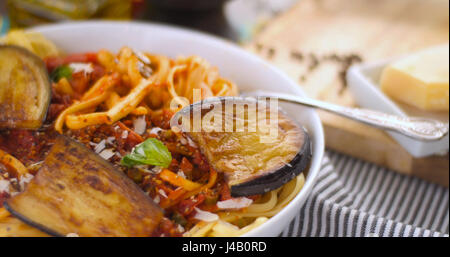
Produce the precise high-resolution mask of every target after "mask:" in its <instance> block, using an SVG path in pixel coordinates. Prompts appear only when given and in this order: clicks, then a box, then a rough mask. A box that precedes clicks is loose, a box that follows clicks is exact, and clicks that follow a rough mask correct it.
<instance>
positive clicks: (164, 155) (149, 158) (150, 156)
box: [120, 138, 172, 168]
mask: <svg viewBox="0 0 450 257" xmlns="http://www.w3.org/2000/svg"><path fill="white" fill-rule="evenodd" d="M171 162H172V155H171V154H170V152H169V149H167V147H166V146H165V145H164V144H163V142H161V141H159V140H158V139H156V138H149V139H147V140H145V141H144V142H142V143H140V144H139V145H137V146H136V147H134V148H133V150H132V151H131V153H130V154H127V155H126V156H124V157H123V158H122V160H121V161H120V163H121V164H122V165H124V166H127V167H133V166H136V165H154V166H160V167H163V168H167V167H169V165H170V163H171Z"/></svg>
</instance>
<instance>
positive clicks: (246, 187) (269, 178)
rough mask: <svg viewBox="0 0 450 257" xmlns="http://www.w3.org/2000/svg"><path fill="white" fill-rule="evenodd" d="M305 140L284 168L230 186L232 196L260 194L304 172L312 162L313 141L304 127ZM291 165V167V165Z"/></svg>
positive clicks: (278, 186)
mask: <svg viewBox="0 0 450 257" xmlns="http://www.w3.org/2000/svg"><path fill="white" fill-rule="evenodd" d="M302 131H303V133H304V136H305V137H304V142H303V145H302V147H301V148H300V150H299V152H298V153H297V155H296V156H295V157H294V159H292V161H290V162H289V165H284V166H283V167H282V168H280V169H278V170H276V171H273V172H271V173H269V174H266V175H263V176H258V175H255V178H253V179H251V180H249V181H246V182H244V183H241V184H236V185H232V186H231V187H230V191H231V196H232V197H242V196H251V195H260V194H264V193H267V192H270V191H272V190H275V189H277V188H280V187H281V186H283V185H285V184H286V183H288V182H289V181H291V180H292V179H294V178H295V177H297V176H298V175H300V174H301V173H302V172H305V171H306V170H307V169H308V167H309V164H310V162H311V157H312V143H311V139H310V136H309V134H308V132H306V130H305V129H304V128H303V129H302ZM290 166H291V167H290Z"/></svg>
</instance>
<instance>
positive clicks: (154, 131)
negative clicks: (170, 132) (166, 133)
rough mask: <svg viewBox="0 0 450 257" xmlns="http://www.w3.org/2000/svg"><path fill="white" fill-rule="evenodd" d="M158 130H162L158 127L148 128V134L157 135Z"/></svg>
mask: <svg viewBox="0 0 450 257" xmlns="http://www.w3.org/2000/svg"><path fill="white" fill-rule="evenodd" d="M160 131H162V129H161V128H160V127H153V128H152V130H150V134H153V135H158V133H159V132H160Z"/></svg>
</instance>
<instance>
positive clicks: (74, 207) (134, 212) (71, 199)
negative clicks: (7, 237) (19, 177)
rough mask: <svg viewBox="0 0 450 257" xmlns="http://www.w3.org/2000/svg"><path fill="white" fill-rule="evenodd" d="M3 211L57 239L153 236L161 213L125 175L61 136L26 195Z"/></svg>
mask: <svg viewBox="0 0 450 257" xmlns="http://www.w3.org/2000/svg"><path fill="white" fill-rule="evenodd" d="M4 205H5V208H6V209H7V210H8V211H9V212H10V213H11V214H12V215H13V216H15V217H17V218H18V219H20V220H22V221H23V222H25V223H27V224H29V225H31V226H33V227H35V228H37V229H39V230H41V231H43V232H46V233H48V234H50V235H54V236H65V235H68V234H71V233H75V234H78V235H79V236H82V237H93V236H95V237H97V236H102V237H103V236H118V237H126V236H132V237H140V236H142V237H144V236H151V235H152V233H153V231H154V229H155V228H157V226H158V225H159V222H160V220H161V218H162V215H163V214H162V210H161V209H160V208H159V206H157V205H156V204H155V203H154V202H153V200H152V199H151V198H150V197H148V196H147V195H146V194H145V193H144V192H143V191H141V189H140V188H139V187H138V186H137V185H136V184H135V183H134V182H133V181H131V180H130V179H129V178H128V177H126V176H125V175H124V174H123V173H122V172H121V171H119V170H116V169H115V168H114V167H113V166H112V165H111V164H110V163H109V162H107V161H106V160H104V159H102V158H101V157H100V156H98V155H97V154H95V153H94V152H92V151H91V150H90V149H88V148H86V147H85V146H84V145H82V144H80V143H78V142H76V141H74V140H72V139H70V138H68V137H65V136H59V137H58V138H57V140H56V143H55V145H54V146H53V147H52V149H51V150H50V153H49V154H48V156H47V157H46V159H45V161H44V163H43V166H42V167H41V168H40V169H39V171H38V173H37V175H36V176H35V178H34V179H33V180H32V181H31V182H30V183H29V184H28V185H27V187H26V189H25V191H24V192H22V193H20V194H18V195H16V196H14V197H12V198H9V199H8V200H7V201H6V202H5V204H4Z"/></svg>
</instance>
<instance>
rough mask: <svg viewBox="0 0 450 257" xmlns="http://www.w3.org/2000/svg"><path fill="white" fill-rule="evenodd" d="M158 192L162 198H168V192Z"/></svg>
mask: <svg viewBox="0 0 450 257" xmlns="http://www.w3.org/2000/svg"><path fill="white" fill-rule="evenodd" d="M158 192H159V194H160V195H161V196H163V197H165V198H167V195H166V192H164V190H162V189H159V190H158Z"/></svg>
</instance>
